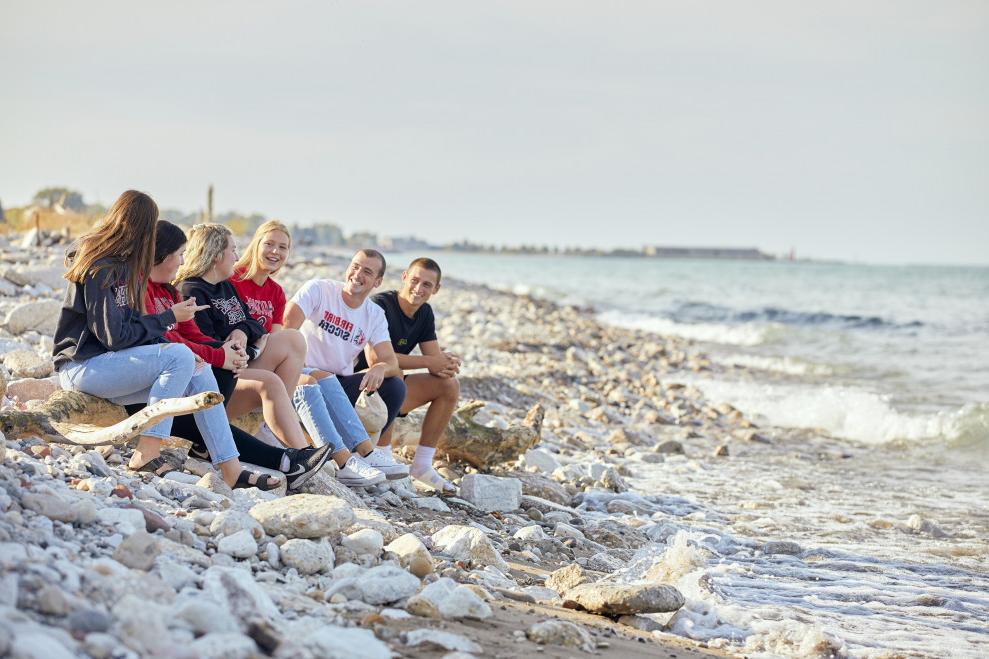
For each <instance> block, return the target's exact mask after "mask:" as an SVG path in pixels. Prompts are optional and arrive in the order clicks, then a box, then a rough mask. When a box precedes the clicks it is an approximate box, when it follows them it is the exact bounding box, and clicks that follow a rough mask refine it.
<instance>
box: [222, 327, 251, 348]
mask: <svg viewBox="0 0 989 659" xmlns="http://www.w3.org/2000/svg"><path fill="white" fill-rule="evenodd" d="M225 343H232V344H233V345H234V346H236V347H238V348H240V349H241V350H243V349H244V348H246V347H247V335H246V334H244V330H239V329H235V330H234V331H232V332H230V334H228V335H227V340H226V341H225Z"/></svg>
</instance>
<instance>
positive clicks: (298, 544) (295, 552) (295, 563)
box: [278, 538, 335, 574]
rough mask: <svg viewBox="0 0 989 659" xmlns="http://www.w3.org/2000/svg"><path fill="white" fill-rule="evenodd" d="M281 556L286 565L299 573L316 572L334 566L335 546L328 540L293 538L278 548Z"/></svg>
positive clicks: (324, 570)
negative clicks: (331, 545)
mask: <svg viewBox="0 0 989 659" xmlns="http://www.w3.org/2000/svg"><path fill="white" fill-rule="evenodd" d="M278 554H279V558H280V560H281V562H282V563H284V564H285V566H286V567H292V568H295V569H296V570H298V572H299V574H316V573H317V572H326V571H328V570H331V569H332V568H333V562H334V560H335V558H334V556H333V548H332V547H330V545H329V543H327V542H317V541H315V540H304V539H302V538H293V539H291V540H288V541H287V542H285V543H284V544H283V545H282V546H281V547H279V549H278Z"/></svg>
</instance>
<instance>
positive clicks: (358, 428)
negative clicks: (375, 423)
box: [292, 369, 368, 453]
mask: <svg viewBox="0 0 989 659" xmlns="http://www.w3.org/2000/svg"><path fill="white" fill-rule="evenodd" d="M311 371H312V369H303V370H302V372H303V373H308V372H311ZM317 382H318V384H303V385H299V386H298V387H296V388H295V393H294V395H293V396H292V400H293V402H294V403H295V410H296V411H297V412H298V413H299V418H300V419H301V420H302V425H303V426H305V428H306V431H307V432H308V433H309V436H310V437H311V438H312V440H313V442H314V443H315V444H316V445H317V446H322V445H324V444H330V445H331V446H333V452H334V453H336V452H338V451H340V450H342V449H345V448H346V449H348V450H350V451H352V450H354V447H355V446H357V445H358V444H360V443H361V442H363V441H366V440H367V439H368V435H367V431H366V430H365V429H364V424H363V423H361V420H360V417H358V416H357V412H356V411H355V410H354V406H353V405H352V404H351V402H350V399H349V398H347V393H346V392H345V391H344V390H343V388H342V387H341V386H340V383H339V381H338V380H337V378H336V377H335V376H332V375H331V376H329V377H326V378H323V379H322V380H317Z"/></svg>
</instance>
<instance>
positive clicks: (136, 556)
mask: <svg viewBox="0 0 989 659" xmlns="http://www.w3.org/2000/svg"><path fill="white" fill-rule="evenodd" d="M141 521H142V522H143V521H144V517H143V516H142V517H141ZM160 553H161V549H160V548H159V547H158V539H157V538H155V537H154V536H153V535H151V534H150V533H148V532H147V531H144V530H143V529H142V530H140V531H136V532H134V533H132V534H130V535H129V536H127V537H126V538H124V541H123V542H121V543H120V546H118V547H117V548H116V549H115V550H114V552H113V559H114V560H115V561H117V562H118V563H121V564H123V565H126V566H127V567H129V568H132V569H135V570H144V571H147V570H150V569H151V566H152V565H154V563H155V559H156V558H158V554H160Z"/></svg>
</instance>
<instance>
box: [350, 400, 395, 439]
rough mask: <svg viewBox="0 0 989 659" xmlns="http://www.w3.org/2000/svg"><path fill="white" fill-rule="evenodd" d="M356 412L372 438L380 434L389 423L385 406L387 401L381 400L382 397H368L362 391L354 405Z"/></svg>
mask: <svg viewBox="0 0 989 659" xmlns="http://www.w3.org/2000/svg"><path fill="white" fill-rule="evenodd" d="M354 410H355V411H356V412H357V416H358V418H359V419H360V420H361V423H363V424H364V430H366V431H367V434H368V435H369V436H371V437H374V436H376V435H377V433H380V432H381V429H382V428H384V427H385V424H386V423H388V408H387V407H386V406H385V401H383V400H381V396H368V395H367V394H366V393H365V392H363V391H362V392H361V394H360V396H358V397H357V402H356V403H355V404H354Z"/></svg>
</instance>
